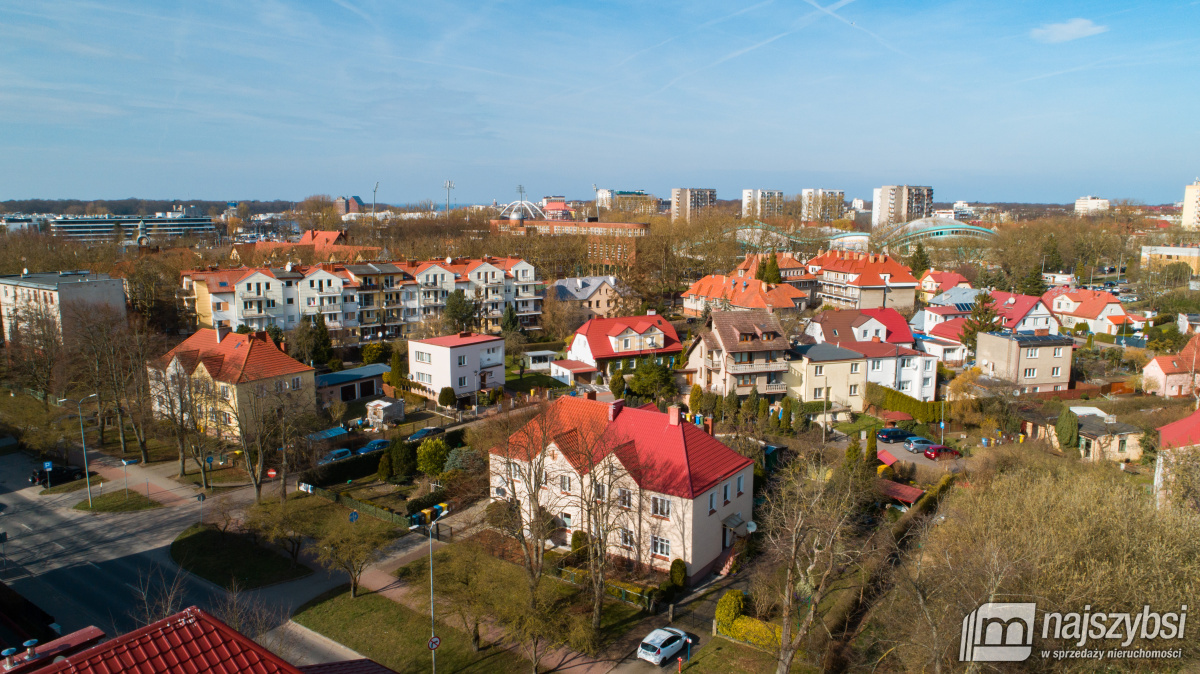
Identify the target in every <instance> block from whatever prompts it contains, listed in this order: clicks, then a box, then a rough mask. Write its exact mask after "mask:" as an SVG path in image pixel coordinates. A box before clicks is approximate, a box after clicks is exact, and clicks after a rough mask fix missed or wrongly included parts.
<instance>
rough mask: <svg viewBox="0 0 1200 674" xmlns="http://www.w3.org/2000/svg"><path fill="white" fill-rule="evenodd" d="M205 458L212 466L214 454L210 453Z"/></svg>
mask: <svg viewBox="0 0 1200 674" xmlns="http://www.w3.org/2000/svg"><path fill="white" fill-rule="evenodd" d="M204 460H205V461H207V462H208V465H210V466H211V465H212V462H213V456H212V454H209V455H208V456H206V457H204Z"/></svg>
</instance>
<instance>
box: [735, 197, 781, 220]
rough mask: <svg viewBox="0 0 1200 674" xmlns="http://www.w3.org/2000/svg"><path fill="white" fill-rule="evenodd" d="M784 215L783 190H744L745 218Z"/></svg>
mask: <svg viewBox="0 0 1200 674" xmlns="http://www.w3.org/2000/svg"><path fill="white" fill-rule="evenodd" d="M782 215H783V192H781V191H779V190H742V217H743V218H777V217H780V216H782Z"/></svg>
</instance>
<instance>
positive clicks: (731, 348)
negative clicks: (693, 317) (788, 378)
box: [686, 311, 790, 402]
mask: <svg viewBox="0 0 1200 674" xmlns="http://www.w3.org/2000/svg"><path fill="white" fill-rule="evenodd" d="M789 347H790V344H788V340H787V338H785V337H784V335H783V326H782V325H781V324H780V323H779V317H778V316H776V315H774V314H769V313H767V312H765V311H714V312H712V314H711V316H710V317H709V320H708V324H707V325H706V327H705V328H704V329H702V330H701V331H700V334H699V336H698V337H697V338H696V340H695V341H694V342H692V345H691V346H690V347H689V349H688V352H687V354H686V358H687V369H688V370H689V371H690V372H691V373H692V374H693V379H692V381H693V383H696V384H699V385H700V388H702V389H704V390H706V391H712V392H713V393H716V394H718V395H722V396H724V395H728V394H729V392H730V391H733V392H734V393H736V394H737V395H738V396H746V395H750V391H752V390H753V391H757V392H758V395H760V396H762V397H763V398H766V399H767V400H768V401H770V402H776V401H778V400H782V399H783V396H784V395H786V393H787V384H786V383H784V379H783V378H784V374H785V373H786V372H787V370H788V362H787V353H786V352H787V350H788V348H789Z"/></svg>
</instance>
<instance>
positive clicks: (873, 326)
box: [804, 308, 915, 347]
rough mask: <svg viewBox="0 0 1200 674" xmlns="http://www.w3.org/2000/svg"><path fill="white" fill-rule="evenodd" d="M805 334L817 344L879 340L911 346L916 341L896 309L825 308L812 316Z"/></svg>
mask: <svg viewBox="0 0 1200 674" xmlns="http://www.w3.org/2000/svg"><path fill="white" fill-rule="evenodd" d="M804 334H806V335H808V336H809V337H812V338H813V339H814V340H815V341H816V342H817V343H818V344H824V343H830V344H838V343H840V342H857V341H870V340H872V339H876V338H878V339H880V340H882V341H884V342H887V343H889V344H899V345H901V346H907V347H911V346H912V345H913V342H914V341H915V340H914V338H913V333H912V330H911V329H910V328H909V326H908V323H906V322H905V321H904V316H903V315H901V314H900V312H898V311H896V310H895V309H891V308H888V309H828V310H826V311H822V312H821V313H819V314H817V315H816V316H814V317H813V319H812V321H810V322H809V324H808V326H807V327H806V328H805V329H804Z"/></svg>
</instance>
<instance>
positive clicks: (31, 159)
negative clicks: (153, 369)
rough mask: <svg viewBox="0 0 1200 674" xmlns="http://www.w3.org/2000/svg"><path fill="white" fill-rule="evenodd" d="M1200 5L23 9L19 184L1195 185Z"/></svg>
mask: <svg viewBox="0 0 1200 674" xmlns="http://www.w3.org/2000/svg"><path fill="white" fill-rule="evenodd" d="M1198 25H1200V1H1191V0H1183V1H1182V2H1170V1H1169V0H1168V1H1163V2H1143V3H1141V4H1140V5H1139V4H1136V3H1135V4H1133V5H1130V3H1117V2H1022V1H1019V0H1018V1H1015V2H994V1H990V2H984V1H982V0H974V1H960V2H922V1H917V0H912V1H881V0H812V1H811V2H806V1H805V0H790V1H787V2H784V1H775V2H771V1H769V0H767V1H759V2H738V3H717V2H704V1H696V0H692V1H688V2H677V3H676V2H662V1H658V2H609V1H605V0H594V1H593V2H587V3H576V2H558V3H545V2H480V1H478V0H476V1H475V2H394V1H384V0H378V1H376V0H325V1H321V2H318V1H312V2H278V1H267V2H258V1H254V0H235V1H227V2H222V1H205V2H166V1H164V2H154V3H147V2H124V1H122V0H94V1H92V2H84V1H68V2H56V1H53V0H6V1H5V2H4V3H2V4H0V120H3V121H2V122H0V129H2V130H3V132H2V133H0V152H2V153H3V156H4V158H5V161H4V162H3V168H0V199H9V198H24V197H46V198H56V197H74V198H120V197H127V196H140V197H153V198H184V199H186V198H194V199H201V198H203V199H230V200H237V199H272V198H284V199H300V198H303V197H304V196H306V195H309V194H313V193H327V194H333V195H338V194H358V195H361V196H362V197H363V198H364V199H366V200H368V201H369V200H370V197H371V189H372V187H373V186H374V184H375V182H376V181H379V183H380V186H379V200H380V201H381V202H392V203H402V202H412V201H416V200H420V199H435V200H438V201H441V200H442V199H444V197H445V192H444V191H443V190H442V189H441V184H442V182H443V181H444V180H446V179H447V178H451V179H453V180H454V181H455V182H456V183H457V185H458V189H457V190H456V191H455V193H454V196H453V199H454V200H455V201H457V202H459V203H482V202H490V201H491V200H493V199H497V200H500V201H502V202H504V201H510V200H512V199H515V198H516V193H515V189H516V185H517V184H518V183H520V184H523V185H525V187H526V188H527V190H528V192H529V193H530V194H531V195H532V196H535V197H540V196H542V195H545V194H566V195H567V196H569V197H573V198H588V197H590V195H591V186H592V184H593V183H596V184H599V185H600V186H601V187H612V188H616V189H637V188H643V189H646V190H649V191H652V192H654V193H656V194H659V195H660V196H669V191H670V188H671V187H683V186H691V187H715V188H717V190H718V196H719V197H720V198H724V199H733V198H739V197H740V190H741V189H742V188H749V187H758V188H765V189H781V190H784V191H785V192H786V193H789V194H790V193H795V192H798V191H799V190H800V189H802V188H804V187H825V188H841V189H845V190H846V194H847V197H848V198H852V197H855V196H861V197H864V198H867V199H869V198H870V190H871V188H872V187H873V186H877V185H881V184H898V183H908V184H929V185H933V187H934V194H935V198H936V199H937V200H939V201H944V200H956V199H967V200H982V201H998V200H1011V201H1057V202H1066V201H1071V200H1073V199H1075V198H1076V197H1078V196H1082V195H1084V194H1098V195H1101V196H1106V197H1111V198H1123V197H1124V198H1134V199H1141V200H1144V201H1147V202H1150V203H1162V202H1171V201H1177V200H1179V199H1181V198H1182V195H1183V186H1184V185H1185V184H1186V183H1188V182H1191V181H1192V180H1193V178H1194V177H1195V176H1196V175H1200V127H1198V126H1197V124H1196V113H1197V110H1198V109H1200V105H1198V103H1200V100H1198V99H1200V87H1198V86H1197V83H1198V82H1200V71H1198V70H1197V64H1200V36H1198V35H1197V33H1196V31H1195V28H1196V26H1198Z"/></svg>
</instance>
